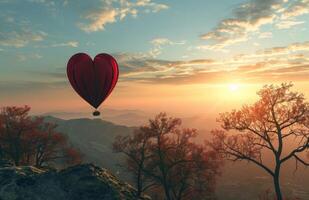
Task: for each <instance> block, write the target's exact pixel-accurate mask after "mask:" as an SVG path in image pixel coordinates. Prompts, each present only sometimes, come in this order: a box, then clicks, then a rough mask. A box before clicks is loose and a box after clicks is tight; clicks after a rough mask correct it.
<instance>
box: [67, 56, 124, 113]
mask: <svg viewBox="0 0 309 200" xmlns="http://www.w3.org/2000/svg"><path fill="white" fill-rule="evenodd" d="M67 75H68V78H69V81H70V83H71V85H72V87H73V88H74V90H75V91H76V92H77V93H78V94H79V95H80V96H81V97H82V98H83V99H85V100H86V101H87V102H88V103H89V104H90V105H92V106H93V107H94V108H98V107H99V106H100V104H101V103H102V102H103V101H104V100H105V99H106V98H107V97H108V96H109V94H110V93H111V92H112V91H113V89H114V87H115V85H116V83H117V81H118V75H119V70H118V64H117V62H116V60H115V59H114V58H113V57H112V56H111V55H108V54H105V53H102V54H98V55H97V56H96V57H95V58H94V59H93V60H92V59H91V57H90V56H88V55H87V54H85V53H78V54H75V55H73V56H72V57H71V58H70V60H69V62H68V64H67ZM98 114H99V113H96V114H95V113H94V115H98Z"/></svg>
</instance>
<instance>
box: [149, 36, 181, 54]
mask: <svg viewBox="0 0 309 200" xmlns="http://www.w3.org/2000/svg"><path fill="white" fill-rule="evenodd" d="M150 43H151V44H152V45H153V47H152V48H151V49H150V50H149V51H148V52H147V53H146V54H145V55H144V57H148V56H150V57H152V58H155V57H157V56H158V55H160V54H161V53H162V49H163V47H164V46H172V45H184V44H185V43H186V41H185V40H182V41H178V42H175V41H171V40H170V39H168V38H154V39H152V40H151V41H150Z"/></svg>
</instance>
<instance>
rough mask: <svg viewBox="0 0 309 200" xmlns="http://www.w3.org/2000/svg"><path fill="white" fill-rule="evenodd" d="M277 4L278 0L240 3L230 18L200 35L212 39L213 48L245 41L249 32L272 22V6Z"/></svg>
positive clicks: (255, 0) (256, 0) (273, 16)
mask: <svg viewBox="0 0 309 200" xmlns="http://www.w3.org/2000/svg"><path fill="white" fill-rule="evenodd" d="M278 4H279V1H278V0H253V1H250V2H249V3H244V4H241V5H240V6H239V7H237V8H236V9H235V10H234V12H233V17H232V18H227V19H224V20H222V21H221V22H219V24H218V25H217V27H216V28H215V29H214V30H212V31H210V32H208V33H206V34H203V35H201V38H202V39H204V40H211V41H213V42H214V43H215V44H214V45H212V48H213V49H217V48H224V47H226V46H229V45H232V44H235V43H239V42H243V41H247V40H248V37H249V35H248V34H249V33H250V32H254V31H257V30H259V28H260V27H261V26H262V25H264V24H269V23H272V22H273V20H274V18H275V15H274V14H273V13H274V7H275V6H276V5H278Z"/></svg>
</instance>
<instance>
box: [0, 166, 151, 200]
mask: <svg viewBox="0 0 309 200" xmlns="http://www.w3.org/2000/svg"><path fill="white" fill-rule="evenodd" d="M135 194H136V190H135V189H134V188H133V187H132V186H131V185H129V184H127V183H124V182H122V181H120V180H118V179H117V178H116V177H115V176H114V175H112V174H111V173H110V172H109V171H108V170H106V169H103V168H99V167H96V166H94V165H92V164H84V165H77V166H74V167H70V168H67V169H64V170H62V171H59V172H57V171H56V170H45V169H44V170H41V169H38V168H35V167H31V166H24V167H15V166H10V167H0V200H138V198H136V197H135ZM139 200H150V198H149V197H143V198H140V199H139Z"/></svg>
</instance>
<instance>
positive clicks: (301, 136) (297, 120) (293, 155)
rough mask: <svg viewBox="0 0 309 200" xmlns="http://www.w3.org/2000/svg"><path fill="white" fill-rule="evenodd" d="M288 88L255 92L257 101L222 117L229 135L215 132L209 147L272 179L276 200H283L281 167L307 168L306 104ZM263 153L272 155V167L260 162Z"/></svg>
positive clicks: (270, 87)
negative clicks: (292, 163) (292, 162)
mask: <svg viewBox="0 0 309 200" xmlns="http://www.w3.org/2000/svg"><path fill="white" fill-rule="evenodd" d="M291 87H292V84H281V85H280V86H273V85H266V86H264V88H263V89H261V90H260V91H259V92H258V95H259V96H260V99H259V100H258V101H257V102H256V103H255V104H253V105H251V106H243V107H242V108H241V109H240V110H233V111H232V112H229V113H223V114H221V115H220V118H219V119H218V121H219V122H221V124H222V127H223V129H225V130H226V131H229V132H224V131H223V130H214V131H213V134H214V140H213V142H212V143H211V145H212V146H213V148H214V149H215V150H216V151H218V152H220V153H222V155H224V156H226V157H227V158H228V159H231V160H233V161H239V160H247V161H249V162H251V163H254V164H255V165H257V166H258V167H260V168H261V169H263V170H265V171H266V172H267V173H268V174H269V175H271V176H272V178H273V182H274V188H275V192H276V197H277V199H278V200H282V193H281V188H280V170H281V167H282V165H283V164H285V163H286V162H287V161H288V160H290V159H295V161H296V164H297V163H301V164H303V165H305V166H308V165H309V162H306V160H305V157H304V156H302V155H301V154H302V153H305V151H308V150H309V128H308V127H309V126H308V122H309V120H308V119H309V104H308V103H307V102H306V101H305V98H304V96H303V95H302V94H300V93H297V92H292V91H290V88H291ZM230 130H234V131H237V132H238V134H236V133H231V132H230ZM289 138H293V139H294V141H295V142H294V143H292V142H293V141H291V140H290V141H289V140H288V139H289ZM265 151H269V152H270V153H271V154H272V155H273V158H274V163H275V164H274V165H270V164H269V165H267V164H266V163H265V162H263V160H264V159H263V155H264V154H265Z"/></svg>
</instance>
